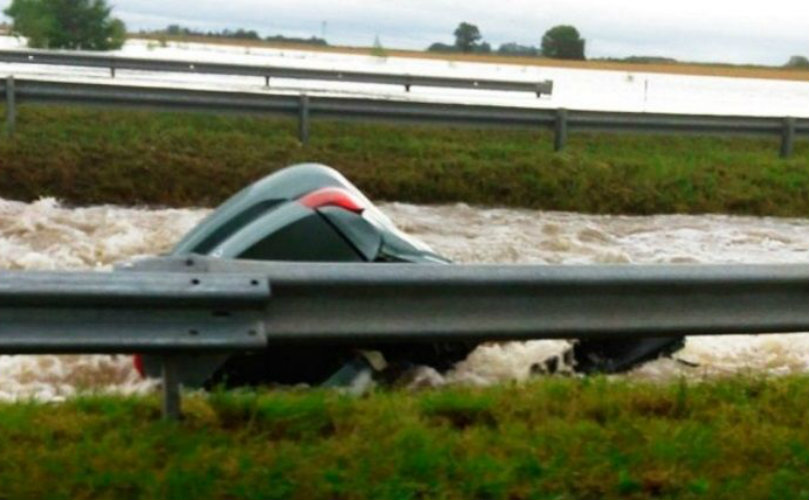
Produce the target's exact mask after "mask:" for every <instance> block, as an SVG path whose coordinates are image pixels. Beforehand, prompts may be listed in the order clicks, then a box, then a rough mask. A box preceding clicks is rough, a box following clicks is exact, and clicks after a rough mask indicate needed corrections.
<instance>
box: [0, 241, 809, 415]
mask: <svg viewBox="0 0 809 500" xmlns="http://www.w3.org/2000/svg"><path fill="white" fill-rule="evenodd" d="M124 271H125V272H124ZM807 303H809V265H757V266H742V265H735V266H717V265H676V266H618V265H610V266H603V265H593V266H545V265H542V266H523V265H507V266H491V265H440V264H436V265H429V264H424V265H414V264H377V265H374V264H345V263H342V264H339V263H307V262H294V263H293V262H259V261H240V260H226V259H213V258H206V257H199V256H191V257H183V258H179V257H170V258H154V259H149V260H144V261H138V262H135V263H132V264H128V265H125V266H123V268H122V269H119V270H118V271H116V272H112V273H86V272H85V273H81V272H61V273H56V272H3V273H0V352H3V353H6V354H16V353H68V352H71V353H73V352H75V353H109V352H121V353H127V352H129V353H131V352H150V353H153V354H156V355H160V356H162V360H163V391H164V405H163V408H164V415H165V416H166V417H169V418H176V417H178V416H179V415H180V390H179V381H178V379H177V373H176V368H177V366H178V363H180V362H181V361H182V358H183V357H184V356H189V355H193V354H195V353H217V352H245V351H251V350H257V349H266V348H272V346H273V345H275V344H282V343H287V342H292V341H294V342H296V343H302V344H306V343H311V344H316V343H320V342H324V341H328V342H331V343H350V344H353V345H362V344H363V343H366V342H373V343H379V342H389V343H397V342H407V343H412V342H435V341H441V340H453V341H462V340H474V341H482V340H491V341H502V340H527V339H549V338H571V337H575V338H594V337H600V338H610V337H611V338H644V337H661V336H667V335H717V334H734V333H775V332H784V333H785V332H801V331H809V308H807V307H806V304H807Z"/></svg>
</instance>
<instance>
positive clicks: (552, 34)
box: [427, 22, 585, 60]
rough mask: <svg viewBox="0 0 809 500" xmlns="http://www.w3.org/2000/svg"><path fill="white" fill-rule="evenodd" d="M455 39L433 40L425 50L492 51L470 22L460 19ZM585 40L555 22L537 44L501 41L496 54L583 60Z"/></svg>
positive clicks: (567, 26)
mask: <svg viewBox="0 0 809 500" xmlns="http://www.w3.org/2000/svg"><path fill="white" fill-rule="evenodd" d="M453 35H454V36H455V43H454V44H453V45H449V44H445V43H440V42H437V43H434V44H432V45H430V46H429V47H428V48H427V51H428V52H462V53H478V54H488V53H492V52H493V51H492V47H491V45H489V43H488V42H485V41H482V40H483V36H482V35H481V33H480V28H478V27H477V26H475V25H474V24H470V23H467V22H462V23H460V24H459V25H458V27H457V28H455V31H454V32H453ZM584 46H585V40H584V39H583V38H582V37H581V35H580V34H579V31H578V30H577V29H576V28H575V27H574V26H570V25H564V24H563V25H559V26H554V27H553V28H550V29H549V30H548V31H546V32H545V34H544V35H543V36H542V40H541V42H540V46H539V47H535V46H533V45H520V44H518V43H515V42H509V43H504V44H502V45H500V47H499V48H498V49H497V51H496V52H497V53H498V54H503V55H509V56H526V57H537V56H544V57H552V58H555V59H579V60H584V58H585V56H584Z"/></svg>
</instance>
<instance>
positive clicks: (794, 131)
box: [0, 77, 809, 157]
mask: <svg viewBox="0 0 809 500" xmlns="http://www.w3.org/2000/svg"><path fill="white" fill-rule="evenodd" d="M0 92H2V93H4V94H5V96H6V131H7V133H8V134H13V133H14V128H15V116H16V106H17V104H18V103H26V102H28V103H36V104H68V105H102V106H112V107H135V108H153V109H160V110H184V111H210V112H236V113H258V114H278V115H287V116H295V117H297V118H298V124H299V126H298V135H299V138H300V140H301V142H303V143H304V144H305V143H306V142H307V141H308V140H309V122H310V120H311V119H312V118H313V117H314V118H329V119H335V120H345V119H360V120H387V121H393V122H396V123H406V122H415V123H437V124H448V125H476V126H485V127H490V126H506V127H521V128H528V129H549V130H553V131H554V134H555V139H554V147H555V150H557V151H559V150H561V149H563V148H564V146H565V143H566V142H567V137H568V135H569V133H571V132H576V131H596V132H635V133H638V132H644V133H645V132H652V133H684V134H736V135H750V136H771V137H780V138H781V148H780V152H781V156H782V157H788V156H790V155H791V154H792V152H793V149H794V143H795V140H796V138H797V137H809V119H808V118H793V117H784V118H782V117H753V116H719V115H680V114H663V113H624V112H604V111H579V110H566V109H536V108H520V107H503V106H483V105H468V104H442V103H433V102H415V101H395V100H381V99H367V98H355V97H326V96H314V95H290V94H267V93H249V92H221V91H213V90H191V89H177V88H160V87H139V86H124V85H109V84H90V83H68V82H50V81H41V80H27V79H26V80H22V79H17V80H15V79H14V78H13V77H8V78H6V79H4V80H0Z"/></svg>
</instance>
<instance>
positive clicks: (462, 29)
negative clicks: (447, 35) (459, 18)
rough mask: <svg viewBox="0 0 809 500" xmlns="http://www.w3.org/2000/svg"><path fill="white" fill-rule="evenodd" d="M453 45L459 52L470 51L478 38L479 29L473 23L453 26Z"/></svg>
mask: <svg viewBox="0 0 809 500" xmlns="http://www.w3.org/2000/svg"><path fill="white" fill-rule="evenodd" d="M454 34H455V47H457V48H458V50H459V51H461V52H472V51H473V50H474V49H475V45H476V44H477V42H478V40H480V38H481V36H480V30H479V29H478V27H477V26H475V25H474V24H469V23H461V24H459V25H458V27H457V28H455V33H454Z"/></svg>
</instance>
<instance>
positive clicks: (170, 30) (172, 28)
mask: <svg viewBox="0 0 809 500" xmlns="http://www.w3.org/2000/svg"><path fill="white" fill-rule="evenodd" d="M147 34H152V35H167V36H198V37H207V38H229V39H232V40H256V41H259V40H264V41H267V42H282V43H302V44H309V45H328V43H327V42H326V40H324V39H322V38H318V37H315V36H313V37H310V38H298V37H288V36H283V35H273V36H268V37H264V38H262V37H261V35H259V34H258V32H257V31H255V30H246V29H242V28H237V29H235V30H231V29H224V30H222V31H202V30H194V29H191V28H186V27H184V26H180V25H179V24H170V25H168V26H167V27H166V29H163V30H158V31H152V32H147Z"/></svg>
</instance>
